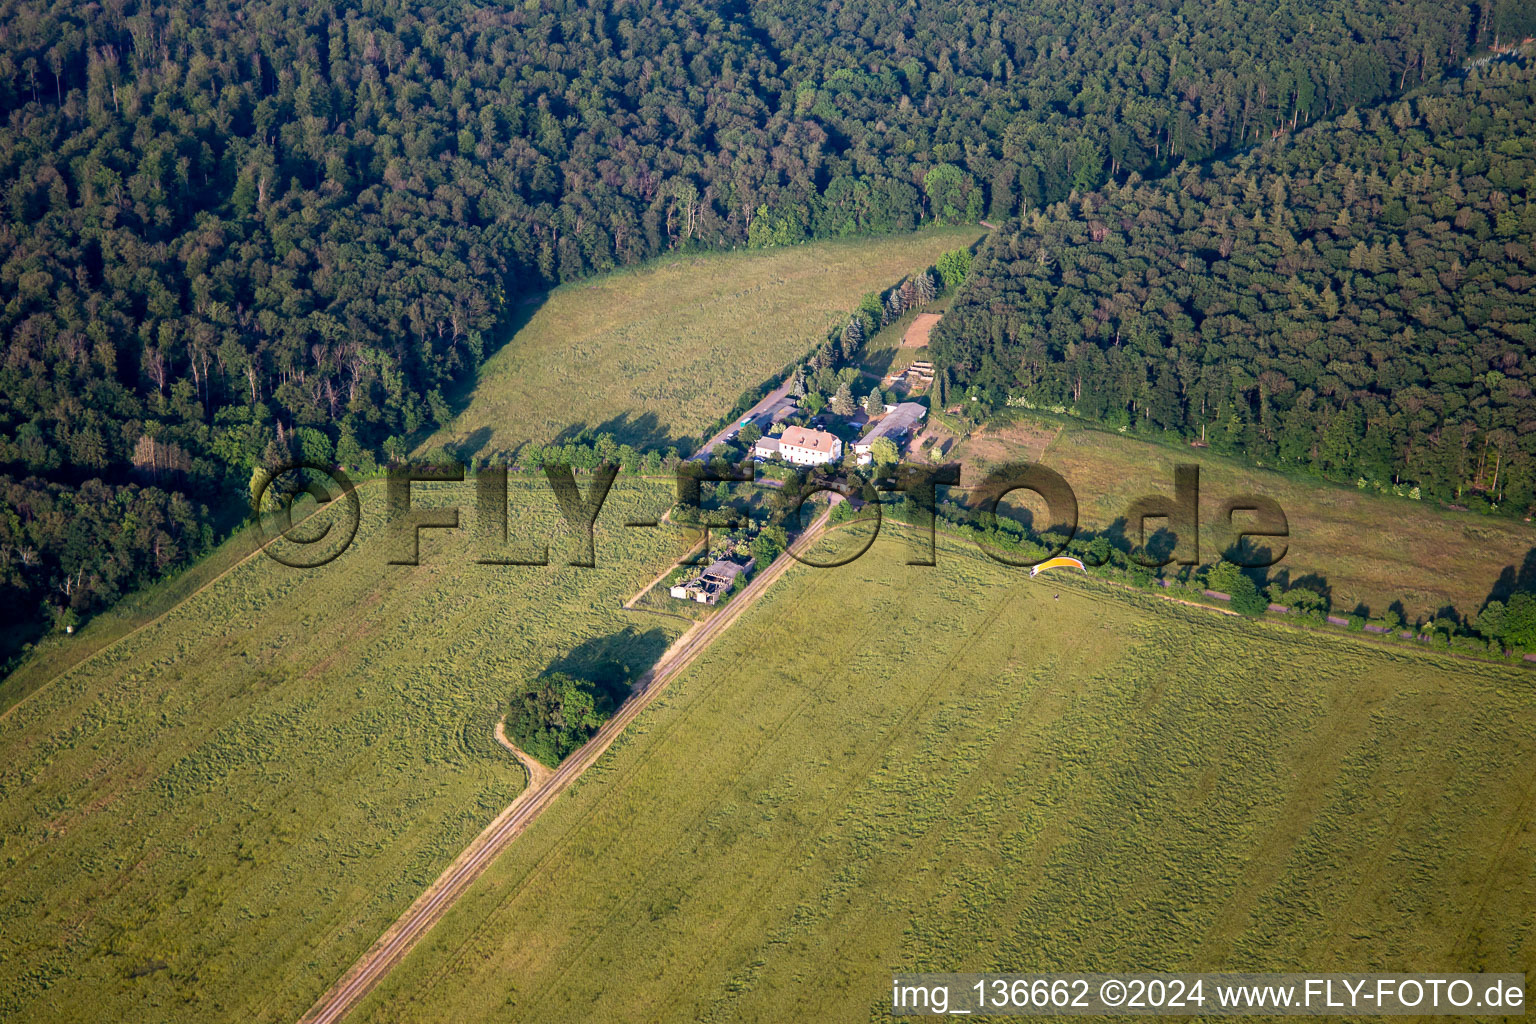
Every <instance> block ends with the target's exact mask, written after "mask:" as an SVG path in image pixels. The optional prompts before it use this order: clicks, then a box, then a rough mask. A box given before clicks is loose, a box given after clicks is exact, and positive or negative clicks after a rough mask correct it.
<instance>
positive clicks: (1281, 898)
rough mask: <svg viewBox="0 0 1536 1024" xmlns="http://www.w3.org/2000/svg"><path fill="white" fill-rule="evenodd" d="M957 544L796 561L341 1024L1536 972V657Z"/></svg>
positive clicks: (729, 1010)
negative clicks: (1172, 596)
mask: <svg viewBox="0 0 1536 1024" xmlns="http://www.w3.org/2000/svg"><path fill="white" fill-rule="evenodd" d="M855 529H857V528H855ZM941 545H942V546H941V549H940V551H939V558H938V562H939V564H938V566H937V567H935V568H912V567H908V566H906V565H904V564H903V563H904V562H905V560H906V549H905V545H904V543H902V542H900V541H898V540H894V539H892V540H887V539H884V538H882V540H881V541H880V542H879V543H878V544H877V545H876V547H875V548H874V549H873V550H872V551H871V552H870V553H869V554H868V555H866V556H865V557H864V558H862V559H860V560H859V561H857V562H854V563H853V564H851V565H849V566H847V567H844V568H842V569H838V570H813V569H806V568H797V569H796V570H794V571H793V572H792V573H791V574H790V575H789V576H788V577H787V578H786V579H785V580H784V581H783V582H782V583H781V585H780V586H779V587H777V588H776V589H775V590H774V591H773V592H771V593H770V594H769V595H767V596H766V597H765V598H764V599H763V601H762V602H761V604H760V605H759V606H758V607H756V608H754V609H753V612H752V614H750V615H748V616H746V617H745V618H744V619H743V620H742V621H741V622H739V623H738V624H737V625H736V627H735V628H734V629H733V630H732V631H731V632H730V633H729V634H728V635H726V636H725V637H724V638H723V639H722V640H721V641H720V642H719V643H717V644H716V645H715V646H714V647H713V648H712V649H711V650H710V651H709V652H708V653H707V654H706V655H705V656H703V657H702V658H701V660H700V661H699V662H698V663H697V664H696V665H694V666H693V668H692V669H690V671H689V672H688V673H686V674H685V675H684V676H683V677H681V678H679V679H678V680H676V681H674V683H673V684H672V687H671V688H670V689H669V690H668V692H667V693H666V694H665V695H664V696H663V698H662V699H661V700H660V701H659V702H658V703H657V704H656V705H654V706H653V707H651V708H650V709H648V710H647V711H646V712H645V713H644V714H643V715H642V716H641V717H640V718H639V719H638V720H637V721H636V723H635V725H634V726H633V727H632V728H631V730H630V731H629V732H628V733H627V734H626V735H625V737H623V738H622V739H621V740H620V742H619V744H618V745H616V746H615V748H614V749H613V751H612V752H611V753H610V754H609V755H608V756H607V757H606V758H605V759H604V760H603V761H602V762H600V763H599V764H598V765H597V766H596V767H595V768H594V770H593V771H592V772H590V773H589V774H588V775H587V776H586V777H585V778H584V779H583V781H582V782H581V783H580V784H579V785H578V786H577V787H576V788H575V789H574V790H573V791H572V792H571V793H570V794H568V795H567V796H566V797H564V798H562V800H561V801H560V802H559V803H558V804H557V805H556V806H555V807H553V808H552V809H551V810H550V812H549V813H547V814H546V815H545V816H544V817H543V818H541V819H540V820H539V821H538V822H537V823H536V824H535V825H534V826H533V827H532V828H531V829H530V831H529V832H528V833H527V834H526V835H525V836H523V837H522V838H521V839H520V840H519V841H518V843H517V844H516V845H515V846H514V847H513V848H512V849H511V850H509V851H508V852H507V853H506V854H504V855H503V856H502V857H501V858H500V860H499V861H498V862H497V863H496V864H495V865H494V866H493V867H492V868H491V870H490V871H489V872H488V873H487V875H486V876H485V877H484V878H482V879H481V881H480V882H479V883H478V884H477V885H476V887H475V888H474V889H473V890H471V892H470V893H469V894H468V895H467V896H466V897H465V898H464V900H463V901H462V902H461V903H460V904H459V905H458V906H457V907H456V909H455V910H454V911H453V912H451V913H450V914H449V916H448V917H447V918H445V919H444V921H443V922H442V923H441V924H440V925H439V926H438V928H437V929H436V930H435V931H434V932H433V933H432V934H431V935H430V936H429V937H428V938H427V939H426V940H425V941H424V943H423V945H422V946H421V947H419V948H418V949H417V950H416V951H415V953H414V954H413V955H412V956H411V957H410V958H409V959H408V960H407V961H406V962H405V963H404V964H403V965H402V967H401V968H399V969H397V970H396V972H395V973H394V974H393V975H392V976H391V977H390V979H389V980H388V981H387V982H386V984H385V986H384V987H383V988H381V989H380V990H378V991H377V992H376V993H375V994H374V995H373V996H372V997H371V998H370V1000H369V1001H368V1002H366V1003H365V1004H363V1006H362V1007H361V1009H360V1012H359V1013H358V1014H357V1016H356V1019H357V1020H359V1021H371V1022H386V1021H387V1022H391V1024H393V1022H397V1021H413V1022H425V1021H444V1022H453V1024H463V1022H479V1021H573V1020H604V1021H621V1020H644V1021H652V1022H668V1021H744V1022H757V1021H761V1022H779V1021H783V1020H786V1019H796V1020H816V1021H828V1022H843V1021H857V1022H863V1021H869V1020H883V1019H886V1014H885V1013H884V1012H883V1010H882V1007H883V1006H884V1005H885V1001H886V1000H887V999H888V990H889V983H890V976H891V973H892V972H893V971H905V970H924V969H926V970H978V971H979V970H1024V971H1035V970H1128V969H1141V970H1148V969H1151V970H1172V969H1183V968H1213V969H1214V968H1230V969H1247V970H1280V969H1303V968H1304V969H1306V970H1312V971H1330V970H1368V969H1374V970H1393V971H1397V970H1414V969H1425V970H1446V969H1460V970H1487V971H1495V970H1511V971H1526V972H1531V971H1533V970H1536V909H1533V908H1536V831H1533V828H1532V812H1533V808H1532V803H1531V797H1532V788H1533V783H1536V779H1533V767H1532V766H1533V765H1536V757H1533V755H1536V728H1533V725H1536V690H1533V685H1532V677H1531V676H1530V675H1529V674H1526V673H1524V672H1522V671H1521V670H1519V669H1515V668H1509V667H1497V666H1483V665H1476V664H1469V663H1463V662H1457V661H1453V660H1449V659H1445V658H1442V657H1437V656H1434V655H1431V654H1427V653H1422V652H1409V651H1397V650H1392V649H1381V648H1375V647H1371V646H1368V645H1365V644H1362V643H1359V642H1357V641H1354V640H1351V639H1348V638H1345V637H1318V636H1313V635H1307V634H1302V633H1297V632H1292V631H1288V630H1286V629H1284V628H1283V627H1280V626H1278V625H1275V624H1267V623H1261V622H1252V621H1247V620H1241V619H1237V618H1231V617H1225V616H1218V615H1213V614H1210V613H1208V612H1201V611H1196V610H1193V609H1187V608H1183V607H1180V606H1176V605H1173V604H1171V603H1168V602H1161V601H1157V600H1156V599H1154V598H1153V597H1151V596H1149V595H1141V596H1114V597H1111V596H1109V592H1108V591H1106V590H1102V589H1099V587H1101V585H1100V584H1097V583H1096V582H1094V581H1083V582H1072V583H1070V584H1067V583H1063V582H1059V581H1053V582H1051V583H1045V582H1031V581H1030V580H1029V579H1028V577H1027V575H1025V574H1024V573H1022V572H1021V571H1018V570H1008V569H1005V568H1002V567H999V566H995V565H993V564H991V563H988V562H986V561H984V560H982V559H980V558H979V557H977V556H975V555H974V554H973V553H972V552H971V550H970V549H969V547H968V546H965V547H962V546H957V545H956V544H955V543H952V542H949V541H943V540H941ZM1058 593H1059V594H1060V598H1059V600H1055V599H1053V595H1055V594H1058Z"/></svg>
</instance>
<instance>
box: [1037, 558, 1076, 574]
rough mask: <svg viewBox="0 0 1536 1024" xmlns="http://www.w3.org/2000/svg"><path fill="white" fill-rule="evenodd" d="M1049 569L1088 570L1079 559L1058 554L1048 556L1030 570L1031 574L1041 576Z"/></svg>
mask: <svg viewBox="0 0 1536 1024" xmlns="http://www.w3.org/2000/svg"><path fill="white" fill-rule="evenodd" d="M1047 569H1079V570H1081V571H1083V572H1087V571H1088V570H1087V569H1086V568H1084V566H1083V563H1082V562H1079V561H1078V560H1077V559H1075V558H1068V557H1067V556H1066V555H1057V556H1056V557H1055V558H1047V559H1046V560H1045V561H1043V562H1041V563H1040V564H1039V565H1037V566H1035V567H1034V568H1033V569H1031V570H1029V574H1030V575H1031V576H1039V575H1040V574H1041V573H1042V572H1045V570H1047Z"/></svg>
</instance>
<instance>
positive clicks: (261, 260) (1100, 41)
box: [0, 0, 1536, 620]
mask: <svg viewBox="0 0 1536 1024" xmlns="http://www.w3.org/2000/svg"><path fill="white" fill-rule="evenodd" d="M1533 22H1536V14H1533V12H1532V10H1531V9H1530V5H1529V4H1528V3H1526V2H1525V0H1493V2H1485V3H1479V4H1476V5H1471V6H1466V7H1463V6H1460V5H1446V4H1443V3H1439V2H1436V0H1363V2H1345V0H1293V2H1287V3H1280V4H1266V5H1257V4H1216V5H1186V4H1182V3H1180V2H1178V0H1138V2H1134V3H1133V2H1130V0H1039V2H1033V3H1030V4H1023V3H1018V2H1004V3H990V4H982V3H979V2H975V0H964V2H958V3H944V4H935V3H929V4H917V3H913V2H901V3H894V2H890V0H854V2H847V3H834V4H832V5H831V6H827V5H822V4H807V3H803V2H802V0H794V2H790V0H775V2H765V3H757V4H751V5H748V4H742V3H739V2H738V0H715V2H703V0H685V2H682V3H679V4H675V5H653V4H632V3H627V2H621V0H608V2H602V0H599V2H592V3H577V2H565V3H561V2H548V0H529V2H526V3H518V4H506V5H494V4H472V3H455V2H447V3H422V2H414V0H367V2H364V3H361V4H357V5H344V4H340V3H336V2H334V0H312V2H306V3H303V4H298V3H292V2H289V0H251V2H240V3H229V2H217V0H215V2H210V3H197V4H192V3H181V2H158V3H155V2H143V3H138V2H133V0H105V2H103V3H62V2H58V0H54V2H51V3H49V2H43V0H0V121H3V125H0V169H3V170H0V175H3V181H4V186H5V193H4V203H5V215H4V218H3V223H0V232H3V242H4V245H3V249H0V251H3V260H4V262H3V264H0V307H3V309H0V338H3V343H4V346H5V358H4V361H3V365H0V424H3V431H0V436H3V439H4V443H3V445H0V495H3V498H0V501H3V511H4V513H5V514H4V515H3V516H0V552H3V553H4V555H5V557H4V560H3V563H0V608H4V610H5V611H6V614H7V615H8V616H10V617H11V618H12V619H13V620H14V619H15V618H16V617H17V616H24V617H26V616H31V615H32V614H33V612H34V611H35V610H37V609H39V608H45V609H47V608H51V609H53V610H54V612H55V613H62V612H64V611H68V610H74V611H87V610H89V609H91V608H93V607H97V606H99V605H100V604H102V603H103V602H107V601H110V600H112V599H114V598H115V597H117V596H118V595H120V594H121V593H123V592H124V591H125V590H127V589H129V588H131V587H133V586H136V585H138V584H139V583H141V582H143V581H144V580H146V579H148V578H151V577H153V576H154V575H156V574H158V573H160V572H163V571H165V570H167V569H169V568H171V567H173V566H175V565H177V564H179V563H180V562H182V561H184V560H185V559H186V558H187V557H189V556H190V555H191V554H194V553H195V552H196V551H198V550H199V549H201V547H202V546H204V545H205V544H206V543H207V541H208V538H209V536H210V535H211V531H210V529H209V526H210V524H211V523H215V522H217V516H218V515H220V514H221V513H223V514H227V510H228V509H230V508H231V507H233V506H234V505H235V504H236V503H237V502H238V500H239V498H240V496H242V495H243V492H244V488H245V484H246V481H247V480H248V479H249V476H250V472H251V469H252V468H253V467H254V466H256V465H257V464H260V463H269V464H270V463H272V462H275V461H278V460H280V459H281V458H283V457H284V456H285V455H288V454H295V455H304V456H306V457H309V458H312V459H317V460H325V459H329V458H335V459H337V460H339V461H340V462H342V463H345V464H348V465H358V466H363V467H367V466H369V465H371V464H372V463H373V462H374V460H380V459H386V458H390V457H393V456H395V455H397V454H399V453H400V452H402V451H404V450H405V449H406V448H407V447H408V445H409V444H410V443H411V440H412V439H413V437H415V436H417V435H418V434H419V432H420V431H422V430H423V429H426V428H428V427H430V426H432V425H434V424H436V423H441V422H443V421H444V420H445V419H446V418H447V417H448V416H449V414H450V410H449V408H448V403H447V402H446V401H445V399H444V397H443V396H444V394H445V389H446V388H447V387H448V385H450V384H451V383H453V382H455V381H458V380H461V379H463V378H464V377H465V376H466V375H468V374H470V373H472V372H473V370H474V369H475V367H476V366H477V365H478V363H479V362H480V361H481V359H482V358H483V356H484V354H485V352H486V350H487V347H488V346H489V345H491V344H492V343H493V342H494V341H496V340H498V339H499V338H500V337H501V336H502V335H503V334H504V333H505V327H506V325H507V323H508V321H509V319H510V312H509V311H510V309H511V306H512V304H513V303H514V302H515V301H517V300H518V298H519V297H520V296H522V295H525V294H529V293H536V292H537V291H539V290H541V289H543V288H545V287H547V286H549V285H551V284H554V283H557V282H560V281H564V280H569V279H572V278H575V277H578V276H580V275H583V274H588V273H592V272H597V271H602V270H605V269H608V268H610V267H614V266H617V265H621V264H630V263H634V262H636V261H640V260H644V259H647V258H649V257H652V256H655V255H657V254H659V253H662V252H664V251H667V250H669V249H675V248H680V247H690V246H735V245H774V244H785V243H791V242H794V241H798V240H800V239H803V238H806V237H810V236H826V235H842V234H851V233H859V232H876V231H890V230H900V229H905V228H909V227H911V226H913V225H915V224H917V223H920V222H926V221H932V220H963V219H976V218H979V217H981V216H988V215H990V216H993V217H998V218H1004V217H1009V216H1013V215H1017V214H1019V213H1021V212H1023V213H1024V214H1025V215H1026V216H1027V215H1029V214H1030V213H1033V212H1034V211H1036V210H1037V209H1038V208H1039V207H1040V205H1041V204H1045V203H1058V202H1061V201H1063V200H1064V199H1065V198H1067V197H1068V196H1069V195H1070V194H1071V193H1072V192H1073V191H1074V190H1079V191H1085V190H1090V189H1093V188H1095V187H1097V186H1100V185H1103V184H1105V183H1106V182H1116V183H1118V182H1123V181H1126V180H1128V177H1129V176H1132V175H1140V176H1141V177H1143V178H1152V177H1155V176H1158V175H1161V174H1163V173H1165V172H1166V171H1168V170H1169V169H1171V168H1173V167H1176V166H1178V165H1179V164H1180V163H1181V162H1182V161H1185V160H1200V159H1203V158H1206V157H1212V156H1221V155H1223V154H1227V153H1229V152H1233V151H1236V150H1239V149H1241V148H1243V147H1246V146H1249V145H1252V144H1253V143H1254V142H1255V141H1262V140H1264V139H1267V138H1269V137H1270V136H1271V135H1272V134H1273V133H1274V132H1276V131H1288V130H1294V129H1296V128H1298V127H1300V126H1302V125H1305V124H1307V123H1309V122H1312V121H1315V120H1317V119H1320V118H1326V117H1329V116H1330V115H1336V114H1339V113H1340V112H1342V111H1344V110H1346V109H1348V108H1350V107H1353V106H1361V105H1366V104H1371V103H1374V102H1377V101H1380V100H1383V99H1385V98H1388V97H1391V96H1393V95H1395V94H1397V93H1399V92H1401V91H1404V90H1407V89H1411V88H1413V87H1414V86H1417V85H1418V84H1419V83H1421V82H1423V81H1428V80H1433V79H1434V78H1435V77H1436V76H1438V75H1441V74H1443V73H1445V72H1446V71H1447V70H1448V69H1454V68H1455V67H1457V66H1459V65H1460V64H1461V63H1462V62H1463V61H1464V60H1465V59H1466V58H1467V56H1468V54H1469V53H1470V52H1472V51H1473V50H1477V49H1481V48H1486V47H1487V46H1489V45H1491V44H1493V43H1495V42H1497V41H1499V40H1501V39H1509V38H1512V37H1516V36H1521V35H1524V34H1526V33H1528V32H1530V31H1532V27H1533ZM210 510H211V512H210ZM211 516H212V517H214V518H210V517H211Z"/></svg>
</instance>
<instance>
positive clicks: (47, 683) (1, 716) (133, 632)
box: [0, 480, 374, 722]
mask: <svg viewBox="0 0 1536 1024" xmlns="http://www.w3.org/2000/svg"><path fill="white" fill-rule="evenodd" d="M373 482H374V481H372V480H364V481H363V482H362V483H360V484H358V488H357V489H358V490H361V489H362V488H364V487H366V486H368V484H370V483H373ZM319 511H320V508H316V509H315V510H314V511H312V512H310V513H309V515H308V516H305V517H304V519H300V520H299V522H300V523H302V522H304V520H305V519H308V518H309V516H312V515H315V514H316V513H318V512H319ZM294 525H298V524H294ZM282 537H283V535H282V534H277V535H275V536H273V537H269V538H268V539H267V540H266V541H265V542H264V543H262V544H259V545H257V546H256V548H255V550H253V551H251V552H250V553H249V554H246V555H244V556H243V557H241V558H240V560H239V561H237V562H235V563H234V564H233V565H231V566H229V568H227V569H225V570H223V571H222V572H220V573H218V574H217V575H216V576H214V577H212V578H211V579H209V580H207V581H206V582H204V583H203V584H202V585H201V586H199V587H198V588H197V589H196V590H193V591H192V592H191V593H190V594H187V595H186V596H185V597H183V598H181V600H179V601H176V602H175V603H174V604H172V605H171V606H170V607H169V608H167V609H165V610H164V611H163V612H161V613H160V614H159V615H156V616H155V617H154V618H152V619H150V620H149V621H148V622H143V623H140V624H139V625H137V626H135V627H134V628H133V629H130V630H129V631H128V632H126V633H124V634H123V635H122V636H120V637H118V638H117V639H116V640H111V641H109V642H107V643H105V644H103V645H102V646H100V647H98V648H97V649H96V650H94V651H91V652H90V653H89V654H86V655H85V656H83V657H82V658H81V659H80V660H79V661H77V662H75V663H74V664H73V665H70V666H68V667H67V668H64V669H61V670H60V671H58V672H55V673H54V674H53V675H51V676H49V677H48V678H47V679H45V680H43V681H42V682H41V683H39V684H38V685H37V686H36V687H34V688H33V689H31V690H29V691H28V692H27V693H25V694H23V695H22V696H21V698H20V699H19V700H17V701H16V703H14V704H12V705H11V706H10V707H8V708H6V709H5V710H4V711H0V722H4V721H5V720H6V719H8V718H10V716H11V712H12V711H15V710H16V709H17V708H19V707H21V706H22V705H23V704H25V703H26V702H27V701H29V700H31V699H32V698H33V697H35V696H37V695H38V694H39V693H42V692H43V691H44V690H47V689H50V688H51V687H52V686H53V684H54V683H56V682H58V681H59V680H60V679H63V678H64V677H65V676H67V675H69V674H70V673H71V672H73V671H75V670H76V669H78V668H80V667H82V666H84V665H87V664H89V663H90V662H92V661H95V660H96V659H97V658H99V657H101V656H102V655H103V654H106V653H107V652H108V651H110V650H112V648H114V647H116V646H117V645H118V644H120V643H122V642H123V641H125V640H129V639H131V638H133V637H135V636H138V635H139V634H140V633H142V632H143V631H144V630H146V629H148V628H149V627H151V626H156V625H159V624H160V622H161V621H162V620H164V619H165V618H166V617H167V616H169V615H170V614H171V613H172V612H174V611H176V610H177V609H179V608H181V607H182V606H183V605H185V604H186V603H187V602H188V601H191V600H192V599H193V598H195V597H197V596H198V595H199V594H201V593H202V592H203V591H205V590H207V589H208V588H209V587H211V586H213V585H214V584H215V583H219V582H221V581H222V580H224V579H225V577H227V576H229V575H230V573H232V572H234V571H235V570H236V569H239V568H240V567H241V566H243V565H245V563H246V562H249V561H250V560H251V559H253V558H255V557H256V556H257V555H259V554H262V553H263V552H264V551H266V550H267V548H268V547H270V546H271V545H273V544H275V543H277V542H278V541H279V540H282ZM191 568H192V567H191V566H188V567H187V570H185V571H190V570H191Z"/></svg>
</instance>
